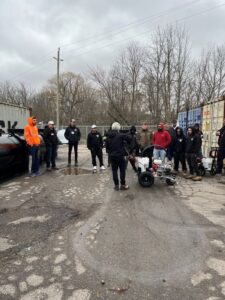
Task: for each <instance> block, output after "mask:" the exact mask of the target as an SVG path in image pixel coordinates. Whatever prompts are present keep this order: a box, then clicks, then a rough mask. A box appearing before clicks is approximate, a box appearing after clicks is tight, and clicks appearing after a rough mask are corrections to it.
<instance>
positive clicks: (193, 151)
mask: <svg viewBox="0 0 225 300" xmlns="http://www.w3.org/2000/svg"><path fill="white" fill-rule="evenodd" d="M185 150H186V158H187V162H188V166H189V171H190V174H189V175H188V176H186V178H187V179H192V180H194V181H200V180H202V177H201V176H200V172H199V169H198V165H197V156H198V155H199V152H200V150H201V136H200V135H199V134H197V133H195V132H194V129H193V128H192V127H188V132H187V141H186V148H185ZM194 172H195V173H196V175H194Z"/></svg>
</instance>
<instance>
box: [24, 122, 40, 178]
mask: <svg viewBox="0 0 225 300" xmlns="http://www.w3.org/2000/svg"><path fill="white" fill-rule="evenodd" d="M27 122H28V124H27V125H26V126H25V127H24V139H25V141H26V144H27V147H28V153H29V155H31V157H32V164H31V174H30V176H31V177H35V176H37V175H39V158H38V150H39V146H40V142H41V141H40V137H39V135H38V129H37V126H36V124H37V120H36V117H30V118H28V119H27Z"/></svg>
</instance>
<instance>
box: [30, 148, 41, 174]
mask: <svg viewBox="0 0 225 300" xmlns="http://www.w3.org/2000/svg"><path fill="white" fill-rule="evenodd" d="M38 148H39V147H37V146H32V147H28V153H29V155H31V157H32V164H31V174H37V173H38V171H39V158H38Z"/></svg>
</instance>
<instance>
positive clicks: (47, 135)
mask: <svg viewBox="0 0 225 300" xmlns="http://www.w3.org/2000/svg"><path fill="white" fill-rule="evenodd" d="M43 138H44V142H45V146H46V166H47V171H51V170H57V169H58V168H57V167H56V165H55V159H56V152H57V145H58V138H57V132H56V130H55V128H54V122H53V121H49V122H48V125H47V126H46V127H45V129H44V134H43ZM51 166H52V168H51Z"/></svg>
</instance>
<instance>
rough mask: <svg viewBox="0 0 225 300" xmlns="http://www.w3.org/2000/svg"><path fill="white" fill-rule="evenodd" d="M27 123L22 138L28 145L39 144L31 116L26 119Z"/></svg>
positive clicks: (36, 130)
mask: <svg viewBox="0 0 225 300" xmlns="http://www.w3.org/2000/svg"><path fill="white" fill-rule="evenodd" d="M27 123H28V124H27V125H26V126H25V127H24V139H25V141H26V143H27V145H29V146H31V147H32V146H39V145H40V137H39V135H38V129H37V126H34V125H33V121H32V117H30V118H28V119H27Z"/></svg>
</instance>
